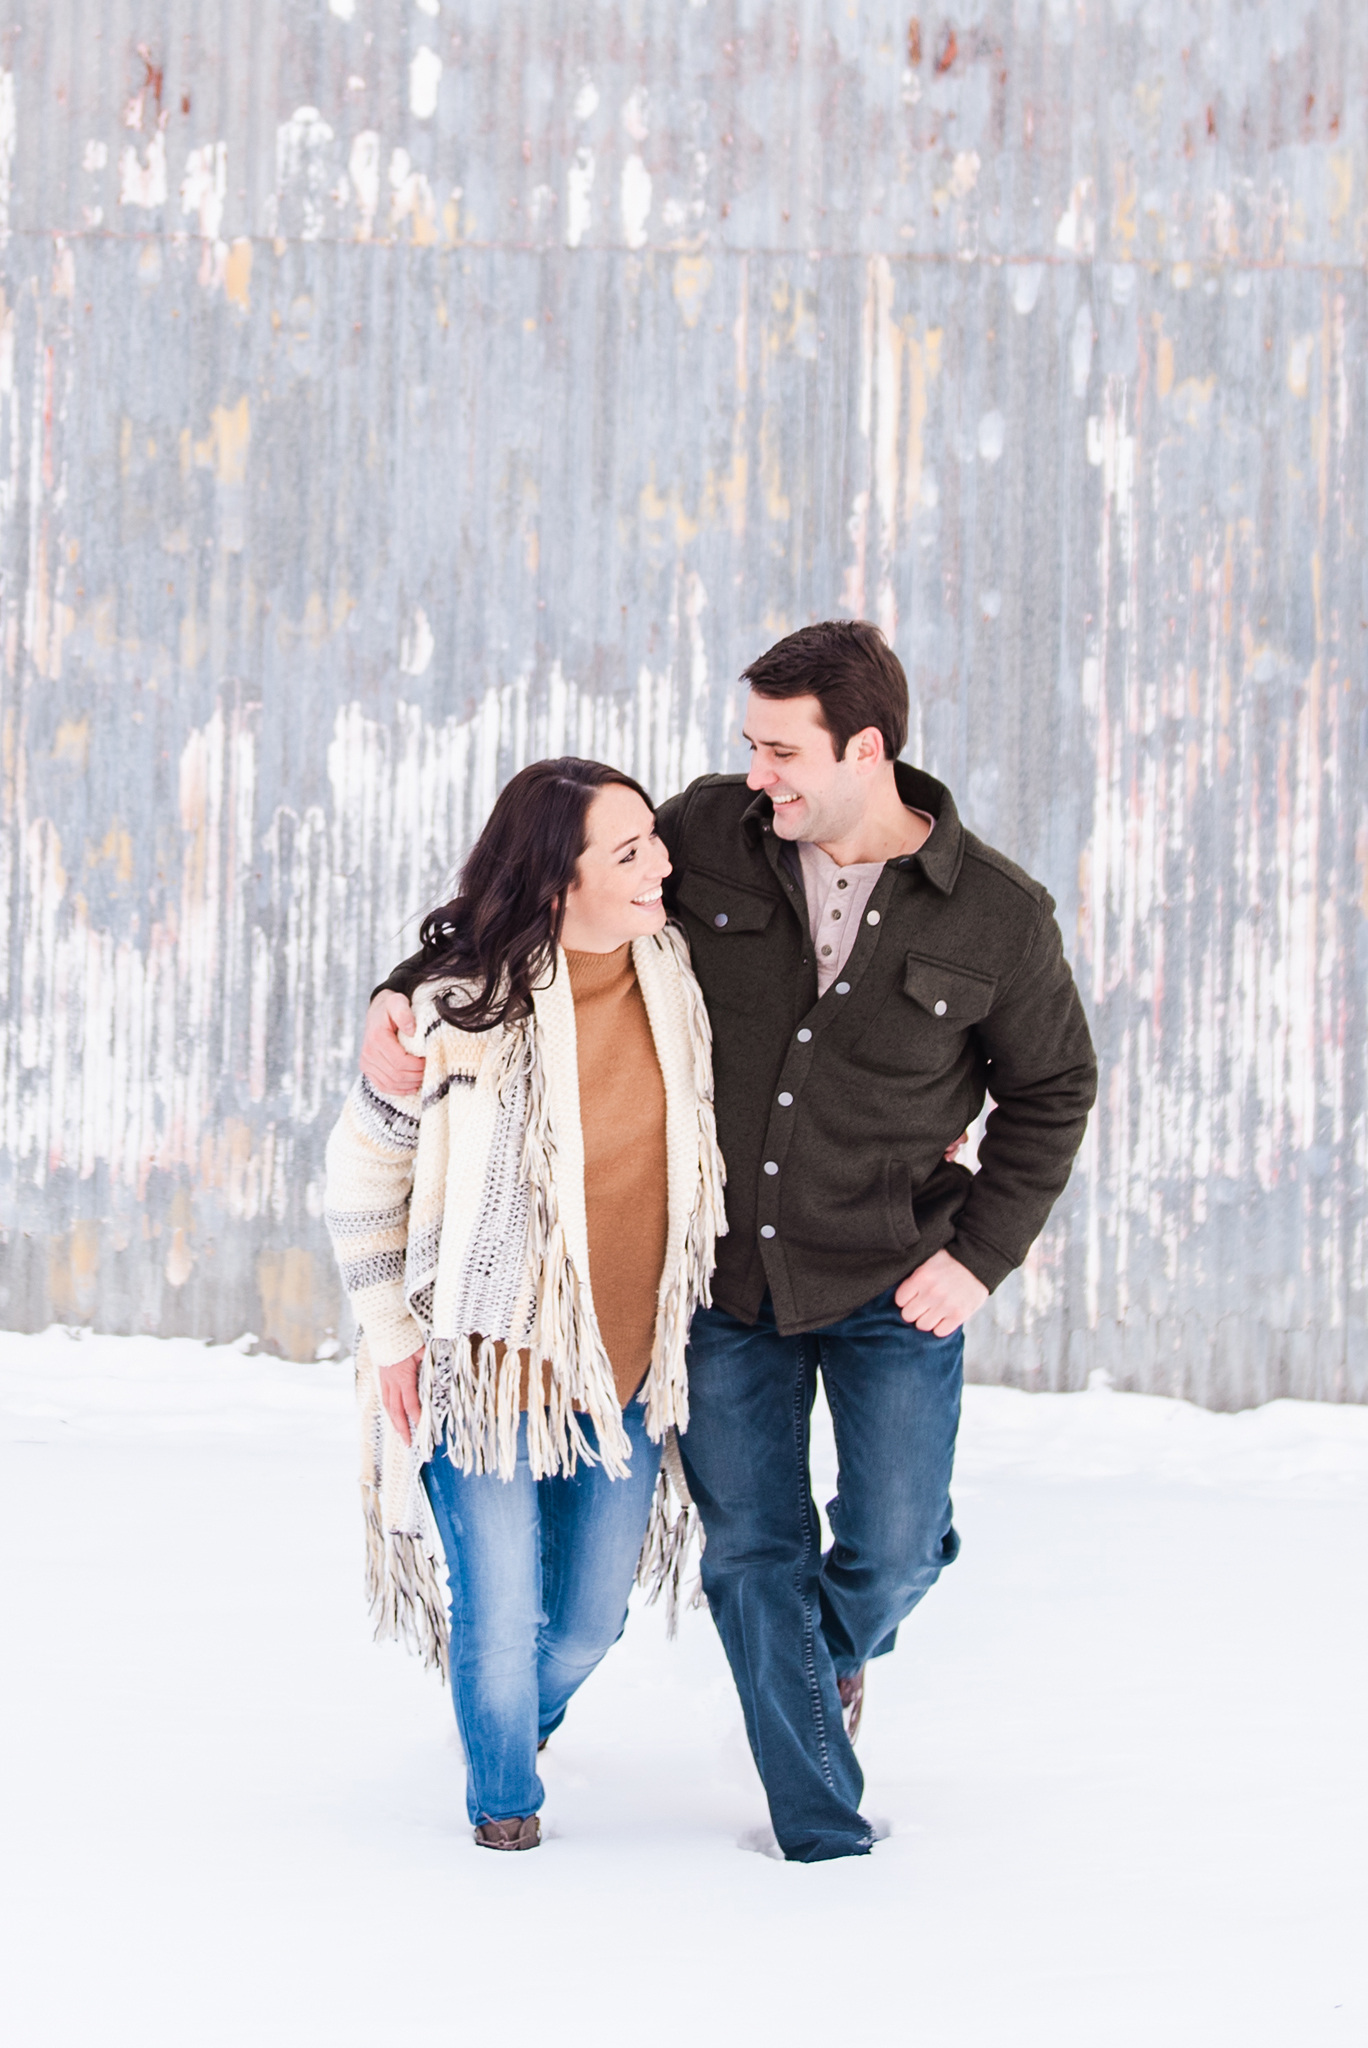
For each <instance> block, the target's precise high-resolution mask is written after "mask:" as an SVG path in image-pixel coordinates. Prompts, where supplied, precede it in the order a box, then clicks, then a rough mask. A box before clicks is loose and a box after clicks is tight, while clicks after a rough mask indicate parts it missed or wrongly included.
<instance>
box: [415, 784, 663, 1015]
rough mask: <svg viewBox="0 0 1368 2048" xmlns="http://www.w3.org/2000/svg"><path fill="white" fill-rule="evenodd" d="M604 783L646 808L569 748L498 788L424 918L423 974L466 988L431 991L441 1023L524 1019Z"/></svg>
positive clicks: (555, 937)
mask: <svg viewBox="0 0 1368 2048" xmlns="http://www.w3.org/2000/svg"><path fill="white" fill-rule="evenodd" d="M610 783H617V784H619V785H620V786H621V787H622V788H623V789H634V790H635V791H636V793H637V795H638V796H639V797H640V798H641V800H642V802H643V803H644V804H645V805H646V807H647V809H648V810H654V808H655V806H654V805H653V804H652V802H651V799H650V798H649V797H648V796H647V794H646V792H645V790H644V789H643V788H642V787H641V784H640V783H639V782H633V780H632V778H631V776H630V775H624V774H623V773H622V772H621V770H620V769H617V768H609V767H607V766H605V764H604V763H603V762H602V761H580V760H577V759H576V758H575V757H574V755H570V754H567V755H564V756H563V757H562V758H561V759H560V760H558V761H534V762H533V763H532V764H531V766H530V767H527V768H521V769H519V771H518V773H517V774H516V775H515V776H514V777H513V779H512V781H511V782H508V783H506V784H505V785H504V787H503V789H502V790H501V791H500V793H499V798H498V802H497V803H496V804H495V806H494V808H493V810H492V811H491V812H490V814H489V821H488V823H487V824H486V826H485V828H484V831H483V832H482V833H481V834H480V836H479V838H478V839H477V840H476V841H475V844H474V845H473V846H472V847H471V849H470V853H469V855H468V856H467V859H466V863H465V866H464V867H463V868H462V869H461V879H460V886H459V887H458V889H457V891H456V894H455V896H454V897H453V898H452V900H451V902H450V903H443V904H441V905H440V906H439V907H438V908H437V909H436V910H433V911H430V912H429V913H428V915H427V916H426V917H425V918H424V919H423V928H422V934H421V936H422V944H423V955H424V959H423V978H424V979H425V980H435V979H437V978H438V977H439V976H440V977H442V978H445V977H447V976H451V977H452V978H453V979H455V980H458V981H463V982H465V983H467V984H468V986H469V991H470V992H469V994H468V996H467V998H466V1000H465V1001H464V1002H460V1001H457V1000H456V999H455V998H454V997H453V996H452V995H450V994H447V993H443V994H442V995H440V996H438V998H437V1009H438V1012H439V1014H440V1015H441V1016H442V1017H444V1018H445V1019H446V1021H447V1023H448V1024H455V1025H457V1026H458V1027H459V1029H460V1030H462V1031H489V1030H492V1029H493V1028H494V1026H495V1025H498V1024H511V1023H514V1022H516V1021H517V1019H518V1018H519V1017H525V1016H527V1015H528V1013H529V1011H530V1010H531V1008H532V988H533V984H534V983H535V982H536V980H537V977H538V976H539V974H540V973H541V972H542V970H543V968H544V967H546V965H547V964H548V962H550V961H552V960H554V958H555V951H556V946H557V944H558V943H559V940H560V935H561V926H562V925H563V924H564V922H565V892H566V890H567V889H568V888H569V886H570V884H571V882H573V881H574V879H575V869H576V867H577V866H578V864H579V858H580V855H581V854H582V853H583V852H584V849H585V846H586V845H587V843H588V838H589V833H588V817H589V806H590V804H591V803H592V802H593V800H594V796H595V793H596V792H597V791H598V790H600V789H603V788H605V787H606V786H607V785H608V784H610Z"/></svg>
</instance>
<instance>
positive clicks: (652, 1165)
mask: <svg viewBox="0 0 1368 2048" xmlns="http://www.w3.org/2000/svg"><path fill="white" fill-rule="evenodd" d="M669 872H670V863H669V860H668V858H667V856H666V853H665V849H664V847H663V846H662V844H661V842H660V840H659V839H658V838H657V837H656V835H655V820H654V817H653V815H652V811H651V805H650V802H649V800H648V798H647V796H646V793H645V791H644V790H642V789H641V788H640V787H639V785H638V784H637V783H635V782H633V781H632V780H631V778H630V777H629V776H626V775H621V774H619V773H618V771H617V770H616V769H613V768H607V767H604V766H603V765H602V764H601V763H599V762H595V761H578V760H573V759H566V760H558V761H539V762H537V763H535V764H534V765H533V766H532V767H530V768H524V769H523V770H522V772H521V773H520V774H518V775H516V776H514V778H513V780H512V781H511V782H510V783H509V784H508V785H507V787H506V788H505V789H504V791H503V793H502V795H501V796H500V797H499V800H498V802H497V803H496V804H495V806H494V809H493V811H492V813H491V814H490V818H489V822H488V824H487V825H486V826H485V829H484V831H483V832H482V833H481V835H480V837H479V840H478V841H477V843H476V845H475V847H474V849H473V851H472V852H471V855H470V857H469V859H468V861H467V862H466V865H465V868H464V871H463V873H462V876H461V883H460V889H459V893H458V894H457V896H456V897H455V899H454V901H453V902H451V903H448V904H446V905H444V906H443V907H442V908H441V909H440V910H436V911H434V912H433V913H432V915H431V916H430V917H429V918H428V919H427V921H426V923H425V924H424V926H423V932H422V939H423V952H422V955H421V956H420V959H419V962H418V966H419V968H420V978H421V981H422V986H421V987H420V988H417V989H416V990H415V994H414V1011H415V1017H416V1028H415V1030H414V1032H413V1033H412V1035H411V1037H410V1038H409V1039H408V1040H407V1041H406V1042H407V1044H408V1046H409V1049H410V1050H412V1051H414V1052H415V1053H418V1054H420V1055H421V1056H422V1058H423V1060H424V1076H423V1085H422V1088H421V1090H420V1092H419V1093H418V1094H417V1095H414V1096H410V1097H408V1098H404V1099H398V1098H395V1099H391V1098H388V1097H385V1096H382V1095H380V1094H378V1093H377V1092H376V1091H375V1090H374V1089H373V1088H372V1087H371V1084H370V1083H369V1082H368V1081H366V1080H365V1079H364V1078H363V1079H361V1080H360V1081H358V1082H357V1084H356V1087H355V1088H354V1089H353V1091H352V1093H351V1095H350V1096H349V1098H348V1100H347V1104H346V1107H345V1108H344V1110H343V1113H342V1116H341V1119H340V1121H339V1122H338V1125H337V1128H336V1129H335V1130H334V1132H333V1134H332V1137H331V1139H330V1140H329V1144H328V1184H327V1208H328V1225H329V1229H330V1230H331V1232H332V1236H333V1242H334V1247H335V1249H336V1252H337V1256H338V1260H339V1263H340V1265H341V1268H342V1277H343V1283H344V1285H345V1286H346V1289H347V1292H348V1294H349V1295H350V1297H351V1301H352V1306H353V1308H354V1310H355V1312H356V1318H357V1321H358V1323H359V1325H360V1341H359V1343H358V1347H357V1381H358V1390H359V1394H360V1400H361V1407H362V1416H363V1470H362V1489H363V1498H364V1503H365V1511H366V1527H367V1543H368V1573H367V1576H368V1589H369V1592H370V1595H371V1600H372V1605H373V1608H374V1610H375V1612H376V1614H377V1632H378V1633H382V1634H393V1635H402V1636H404V1637H405V1638H406V1639H407V1640H409V1642H410V1643H411V1644H413V1645H414V1646H415V1647H417V1648H419V1649H421V1650H422V1651H423V1652H424V1653H425V1655H426V1657H427V1659H428V1661H429V1662H434V1663H446V1664H447V1665H448V1667H449V1670H450V1677H451V1690H452V1697H453V1699H454V1701H455V1706H456V1719H457V1723H458V1725H459V1727H460V1732H461V1741H462V1744H463V1746H464V1749H465V1756H466V1773H467V1783H466V1799H467V1806H468V1810H469V1813H470V1818H471V1821H472V1822H473V1824H474V1826H475V1840H476V1842H477V1843H479V1845H480V1846H481V1847H482V1848H489V1849H531V1848H535V1847H536V1846H537V1844H538V1842H539V1841H540V1823H539V1822H538V1820H537V1812H538V1809H539V1808H540V1806H541V1803H542V1797H543V1793H542V1785H541V1780H540V1778H539V1777H538V1775H537V1766H536V1757H537V1751H538V1749H539V1748H540V1747H541V1746H543V1745H544V1744H545V1742H546V1739H547V1737H548V1736H549V1735H550V1734H551V1732H552V1730H553V1729H555V1728H556V1727H558V1726H559V1724H560V1722H561V1719H562V1718H563V1716H564V1713H565V1709H566V1706H567V1704H568V1702H569V1700H570V1698H571V1696H572V1694H573V1693H574V1691H575V1690H576V1688H577V1687H578V1686H579V1685H581V1684H582V1683H583V1681H584V1680H585V1679H586V1678H587V1677H588V1675H589V1673H590V1672H591V1671H592V1670H593V1669H594V1667H595V1665H596V1664H597V1663H598V1662H599V1660H600V1659H601V1658H602V1657H603V1655H604V1653H605V1652H606V1651H607V1650H608V1649H610V1648H611V1646H612V1644H613V1643H614V1642H615V1641H616V1640H617V1637H618V1636H619V1635H620V1634H621V1632H622V1627H623V1623H624V1621H625V1618H626V1612H627V1597H628V1593H629V1590H630V1587H631V1582H632V1578H633V1574H634V1572H635V1571H636V1569H637V1565H638V1559H639V1558H640V1557H643V1556H646V1555H648V1554H649V1556H650V1557H651V1559H652V1561H653V1563H654V1566H655V1568H656V1570H657V1572H658V1573H664V1572H665V1571H667V1570H668V1568H669V1567H670V1565H671V1564H672V1563H673V1562H674V1561H675V1560H676V1558H677V1553H678V1548H679V1542H680V1537H681V1524H680V1523H678V1522H677V1523H675V1524H674V1526H673V1528H672V1527H671V1524H670V1517H669V1501H668V1490H669V1487H668V1481H667V1479H666V1477H665V1474H664V1473H663V1472H662V1471H661V1450H662V1443H663V1440H664V1439H665V1438H666V1436H667V1433H668V1432H670V1431H671V1430H673V1429H676V1428H678V1429H682V1428H684V1427H685V1425H686V1423H687V1421H688V1395H687V1386H686V1380H685V1368H684V1347H685V1339H686V1337H687V1334H688V1328H689V1320H690V1317H691V1316H692V1314H693V1311H694V1309H695V1308H696V1307H697V1306H698V1305H699V1304H700V1303H702V1302H706V1301H707V1300H708V1299H709V1293H708V1276H709V1273H710V1271H711V1268H712V1263H713V1241H714V1238H715V1236H716V1234H717V1233H718V1232H719V1231H720V1230H722V1229H723V1228H724V1227H725V1225H724V1223H723V1210H722V1177H723V1176H722V1161H721V1157H720V1155H719V1153H718V1150H717V1139H716V1133H715V1129H714V1124H713V1111H712V1065H711V1041H710V1036H709V1031H708V1022H707V1014H706V1012H705V1010H704V1008H703V1002H702V998H701V996H700V994H699V991H698V985H697V983H696V982H695V981H694V978H693V975H692V973H691V971H690V968H689V964H688V955H687V952H686V950H685V946H684V942H683V940H682V938H681V937H680V935H679V933H678V932H677V931H675V930H674V929H673V928H672V927H670V926H668V925H667V923H666V918H665V908H664V904H663V902H662V900H661V884H662V882H663V881H664V879H665V877H666V876H667V875H668V874H669ZM534 1359H535V1360H536V1361H537V1366H536V1369H535V1371H534V1370H533V1368H532V1361H533V1360H534ZM670 1462H671V1463H672V1465H673V1466H674V1470H675V1471H676V1472H677V1464H676V1463H675V1461H674V1460H671V1461H670ZM657 1475H659V1483H658V1480H657ZM679 1484H680V1486H681V1489H682V1481H680V1482H679ZM653 1496H654V1498H655V1501H656V1507H657V1519H656V1522H655V1525H654V1527H653V1529H652V1535H651V1542H650V1543H649V1544H648V1545H647V1546H646V1550H645V1551H643V1540H644V1538H645V1537H646V1532H647V1523H648V1517H649V1516H650V1512H651V1505H652V1499H653ZM438 1538H440V1544H441V1549H442V1552H443V1553H444V1554H445V1559H446V1567H447V1575H448V1580H449V1587H450V1604H449V1615H445V1614H444V1613H443V1602H442V1598H441V1592H440V1584H439V1577H438V1572H437V1539H438Z"/></svg>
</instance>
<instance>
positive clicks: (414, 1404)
mask: <svg viewBox="0 0 1368 2048" xmlns="http://www.w3.org/2000/svg"><path fill="white" fill-rule="evenodd" d="M422 1359H423V1354H422V1352H421V1351H415V1352H414V1354H413V1356H412V1358H401V1359H400V1361H399V1363H398V1365H382V1366H381V1368H380V1399H381V1400H382V1401H383V1402H384V1404H385V1413H386V1415H388V1417H389V1419H390V1421H391V1422H392V1423H393V1424H394V1427H395V1428H396V1429H397V1430H398V1432H399V1434H400V1436H401V1437H402V1438H403V1439H404V1442H405V1443H406V1444H411V1443H412V1442H413V1432H414V1430H415V1429H416V1428H417V1426H418V1417H419V1416H420V1415H421V1414H422V1412H423V1411H422V1403H421V1402H420V1401H419V1399H418V1367H419V1366H420V1364H421V1363H422Z"/></svg>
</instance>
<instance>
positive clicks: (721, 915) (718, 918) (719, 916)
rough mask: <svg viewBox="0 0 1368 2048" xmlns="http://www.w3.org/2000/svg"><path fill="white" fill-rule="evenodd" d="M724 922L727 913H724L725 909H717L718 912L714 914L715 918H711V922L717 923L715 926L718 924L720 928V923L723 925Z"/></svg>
mask: <svg viewBox="0 0 1368 2048" xmlns="http://www.w3.org/2000/svg"><path fill="white" fill-rule="evenodd" d="M726 922H727V913H726V911H725V910H719V911H718V913H717V915H716V917H715V918H714V919H713V923H714V924H715V925H717V926H718V927H719V928H720V927H721V926H722V925H724V924H725V923H726Z"/></svg>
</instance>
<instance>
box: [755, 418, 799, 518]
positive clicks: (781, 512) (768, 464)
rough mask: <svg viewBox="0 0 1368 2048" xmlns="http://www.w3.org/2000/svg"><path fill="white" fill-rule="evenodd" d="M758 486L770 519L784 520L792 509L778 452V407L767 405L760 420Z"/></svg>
mask: <svg viewBox="0 0 1368 2048" xmlns="http://www.w3.org/2000/svg"><path fill="white" fill-rule="evenodd" d="M760 488H761V489H762V490H763V492H764V494H765V510H766V511H767V512H768V513H769V516H770V518H771V519H778V520H786V519H787V518H788V517H789V514H790V512H791V511H792V509H793V508H792V506H791V505H790V503H789V499H788V494H787V493H786V491H785V490H784V476H783V464H782V461H781V459H780V453H779V409H778V407H777V406H772V405H771V406H767V407H766V409H765V413H764V417H763V418H762V419H761V421H760Z"/></svg>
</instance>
